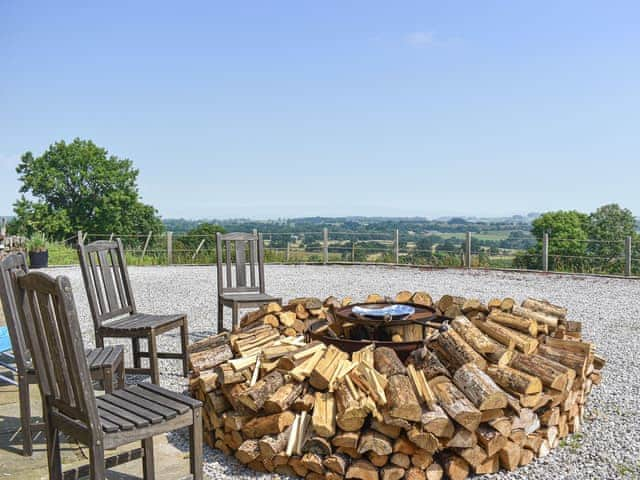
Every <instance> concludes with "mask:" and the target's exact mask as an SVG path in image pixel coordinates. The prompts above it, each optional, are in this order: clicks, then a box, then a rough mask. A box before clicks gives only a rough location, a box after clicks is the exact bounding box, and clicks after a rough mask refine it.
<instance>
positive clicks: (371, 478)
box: [345, 460, 379, 480]
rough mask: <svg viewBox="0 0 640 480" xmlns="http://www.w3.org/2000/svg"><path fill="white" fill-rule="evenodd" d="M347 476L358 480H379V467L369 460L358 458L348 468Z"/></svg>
mask: <svg viewBox="0 0 640 480" xmlns="http://www.w3.org/2000/svg"><path fill="white" fill-rule="evenodd" d="M345 478H347V479H349V478H356V479H358V480H379V477H378V469H377V468H376V467H374V466H373V465H372V464H371V463H370V462H369V461H367V460H356V461H355V462H353V463H352V464H351V466H350V467H349V468H348V469H347V474H346V475H345Z"/></svg>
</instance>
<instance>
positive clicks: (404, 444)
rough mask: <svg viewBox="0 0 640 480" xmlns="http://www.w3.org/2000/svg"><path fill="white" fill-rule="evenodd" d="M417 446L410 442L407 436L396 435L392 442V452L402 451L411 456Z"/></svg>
mask: <svg viewBox="0 0 640 480" xmlns="http://www.w3.org/2000/svg"><path fill="white" fill-rule="evenodd" d="M416 450H417V447H416V445H415V444H414V443H413V442H410V441H409V440H408V439H407V437H404V436H402V437H398V438H396V440H395V442H393V453H404V454H405V455H409V456H412V455H413V454H415V453H416Z"/></svg>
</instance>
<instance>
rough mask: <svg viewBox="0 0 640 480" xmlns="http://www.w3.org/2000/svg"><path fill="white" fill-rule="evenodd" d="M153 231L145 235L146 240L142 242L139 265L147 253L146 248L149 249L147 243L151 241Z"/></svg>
mask: <svg viewBox="0 0 640 480" xmlns="http://www.w3.org/2000/svg"><path fill="white" fill-rule="evenodd" d="M152 234H153V231H151V232H149V234H148V235H147V239H146V240H145V241H144V247H142V255H140V263H142V261H143V260H144V256H145V254H146V253H147V248H148V247H149V242H150V241H151V235H152Z"/></svg>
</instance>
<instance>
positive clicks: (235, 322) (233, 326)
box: [231, 303, 239, 331]
mask: <svg viewBox="0 0 640 480" xmlns="http://www.w3.org/2000/svg"><path fill="white" fill-rule="evenodd" d="M232 310H233V317H232V319H231V330H232V331H233V330H235V329H236V327H237V326H238V314H239V305H238V304H237V303H234V304H233V307H232Z"/></svg>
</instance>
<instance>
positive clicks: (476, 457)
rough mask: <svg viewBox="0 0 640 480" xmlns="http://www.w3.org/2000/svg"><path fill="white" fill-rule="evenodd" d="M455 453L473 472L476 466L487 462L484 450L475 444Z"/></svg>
mask: <svg viewBox="0 0 640 480" xmlns="http://www.w3.org/2000/svg"><path fill="white" fill-rule="evenodd" d="M476 441H477V439H476ZM456 452H457V453H458V455H460V456H461V457H462V458H464V459H465V460H466V461H467V463H468V464H469V465H471V466H472V467H473V469H474V470H475V468H476V467H477V466H478V465H481V464H482V463H483V462H485V461H486V460H487V452H485V451H484V448H482V447H481V446H480V445H477V444H476V445H474V446H472V447H469V448H461V449H459V450H456Z"/></svg>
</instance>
